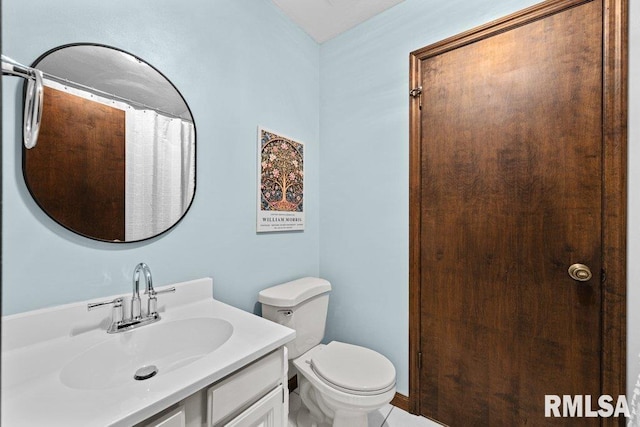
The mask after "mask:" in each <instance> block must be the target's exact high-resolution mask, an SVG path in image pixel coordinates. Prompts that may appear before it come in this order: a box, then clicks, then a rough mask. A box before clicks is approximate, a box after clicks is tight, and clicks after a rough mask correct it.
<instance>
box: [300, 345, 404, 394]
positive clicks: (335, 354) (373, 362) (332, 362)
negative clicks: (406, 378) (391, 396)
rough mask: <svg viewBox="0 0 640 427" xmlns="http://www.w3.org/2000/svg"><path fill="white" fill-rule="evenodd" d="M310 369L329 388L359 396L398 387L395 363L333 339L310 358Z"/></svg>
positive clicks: (378, 354)
mask: <svg viewBox="0 0 640 427" xmlns="http://www.w3.org/2000/svg"><path fill="white" fill-rule="evenodd" d="M310 365H311V369H312V370H313V372H314V373H315V374H316V375H317V377H318V378H319V379H320V380H321V381H323V382H324V383H325V384H327V385H329V386H330V387H333V388H336V389H338V390H340V391H343V392H345V393H350V394H356V395H365V396H366V395H375V394H382V393H385V392H387V391H389V390H390V389H392V388H394V387H395V384H396V370H395V368H394V366H393V364H392V363H391V362H390V361H389V359H387V358H386V357H384V356H383V355H381V354H380V353H378V352H376V351H373V350H371V349H368V348H365V347H360V346H357V345H353V344H346V343H342V342H339V341H332V342H330V343H329V344H327V345H326V346H325V347H324V348H323V349H322V351H318V352H317V353H316V354H314V356H313V357H312V358H311V361H310Z"/></svg>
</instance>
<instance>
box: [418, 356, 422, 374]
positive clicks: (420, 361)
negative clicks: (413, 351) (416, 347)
mask: <svg viewBox="0 0 640 427" xmlns="http://www.w3.org/2000/svg"><path fill="white" fill-rule="evenodd" d="M421 369H422V353H418V370H421Z"/></svg>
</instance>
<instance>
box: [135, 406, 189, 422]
mask: <svg viewBox="0 0 640 427" xmlns="http://www.w3.org/2000/svg"><path fill="white" fill-rule="evenodd" d="M185 426H186V417H185V409H184V406H182V405H180V406H178V407H177V408H175V409H173V410H172V411H170V412H167V413H166V414H165V415H162V416H161V417H160V418H158V419H156V420H154V421H152V422H150V423H148V424H145V427H185Z"/></svg>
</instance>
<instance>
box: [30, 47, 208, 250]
mask: <svg viewBox="0 0 640 427" xmlns="http://www.w3.org/2000/svg"><path fill="white" fill-rule="evenodd" d="M33 67H34V68H37V69H39V70H41V71H42V72H43V76H44V86H45V88H44V104H43V112H42V122H41V127H40V134H39V137H38V143H37V145H36V146H35V147H34V148H32V149H30V150H26V149H23V173H24V178H25V181H26V184H27V187H28V189H29V191H30V192H31V194H32V196H33V198H34V199H35V201H36V202H37V203H38V205H39V206H40V207H41V208H42V209H43V210H44V211H45V212H46V213H47V215H49V216H50V217H51V218H53V219H54V220H55V221H56V222H58V223H59V224H61V225H63V226H64V227H66V228H68V229H69V230H71V231H73V232H75V233H78V234H81V235H83V236H86V237H89V238H92V239H97V240H103V241H109V242H134V241H138V240H144V239H148V238H150V237H154V236H157V235H158V234H160V233H163V232H165V231H167V230H168V229H170V228H171V227H173V226H174V225H175V224H177V223H178V222H179V221H180V219H182V217H183V216H184V215H185V213H186V212H187V210H188V209H189V206H190V205H191V202H192V200H193V197H194V193H195V186H196V176H195V152H196V131H195V125H194V122H193V117H192V115H191V112H190V110H189V107H188V106H187V104H186V102H185V100H184V98H183V97H182V95H181V94H180V92H178V90H177V89H176V87H175V86H174V85H173V84H172V83H171V82H170V81H169V80H168V79H167V78H166V77H165V76H164V75H163V74H162V73H160V72H159V71H158V70H157V69H155V68H154V67H153V66H151V65H149V64H148V63H146V62H145V61H143V60H142V59H140V58H138V57H136V56H134V55H131V54H129V53H127V52H124V51H122V50H119V49H115V48H113V47H109V46H103V45H95V44H73V45H65V46H61V47H58V48H56V49H53V50H50V51H49V52H47V53H45V54H44V55H42V56H41V57H40V58H39V59H38V60H36V62H35V63H34V64H33Z"/></svg>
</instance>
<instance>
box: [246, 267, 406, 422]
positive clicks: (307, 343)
mask: <svg viewBox="0 0 640 427" xmlns="http://www.w3.org/2000/svg"><path fill="white" fill-rule="evenodd" d="M330 290H331V285H330V284H329V282H328V281H326V280H324V279H319V278H314V277H306V278H303V279H298V280H294V281H292V282H287V283H284V284H282V285H277V286H274V287H271V288H268V289H265V290H263V291H261V292H260V294H259V297H258V300H259V301H260V302H261V303H262V315H263V317H265V318H267V319H270V320H273V321H275V322H277V323H280V324H282V325H285V326H288V327H291V328H293V329H295V330H296V338H295V340H294V341H292V342H290V343H289V344H287V347H288V353H289V358H290V359H293V365H294V367H295V369H296V370H297V372H298V373H299V375H298V383H299V387H300V398H301V400H302V403H303V408H302V409H301V411H300V412H299V414H298V417H297V422H298V426H299V427H307V426H318V427H328V426H335V427H366V426H367V425H368V420H367V418H368V417H367V415H368V413H369V412H372V411H375V410H377V409H379V408H381V407H382V406H384V405H386V404H387V403H389V402H391V400H392V399H393V397H394V395H395V390H396V388H395V384H396V371H395V368H394V366H393V364H392V363H391V362H390V361H389V359H387V358H386V357H384V356H383V355H381V354H380V353H377V352H375V351H373V350H371V349H368V348H365V347H361V346H357V345H353V344H347V343H343V342H339V341H332V342H330V343H329V344H326V345H325V344H320V342H321V341H322V338H323V337H324V329H325V321H326V315H327V308H328V302H329V291H330Z"/></svg>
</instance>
